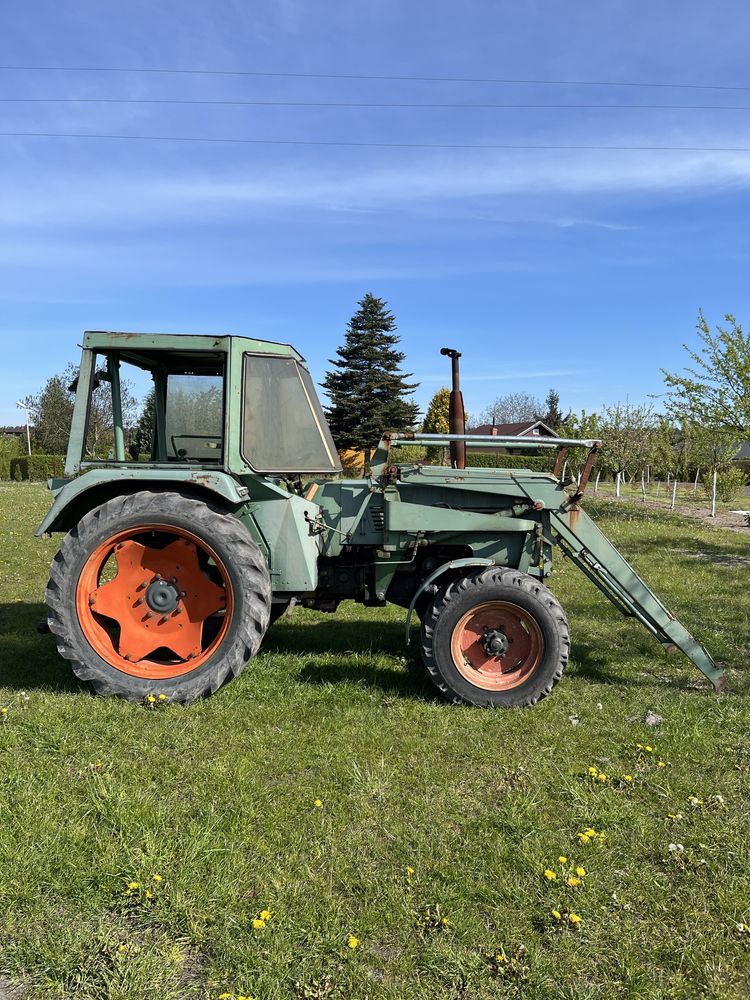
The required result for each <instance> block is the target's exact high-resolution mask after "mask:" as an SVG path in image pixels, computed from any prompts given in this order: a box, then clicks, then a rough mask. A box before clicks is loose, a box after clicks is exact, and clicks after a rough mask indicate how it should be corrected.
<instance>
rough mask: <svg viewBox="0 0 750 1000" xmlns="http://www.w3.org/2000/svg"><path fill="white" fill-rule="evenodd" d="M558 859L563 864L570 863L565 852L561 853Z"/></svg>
mask: <svg viewBox="0 0 750 1000" xmlns="http://www.w3.org/2000/svg"><path fill="white" fill-rule="evenodd" d="M557 860H558V861H559V862H560V864H561V865H567V863H568V859H567V858H566V857H565V855H564V854H561V855H560V857H559V858H558V859H557Z"/></svg>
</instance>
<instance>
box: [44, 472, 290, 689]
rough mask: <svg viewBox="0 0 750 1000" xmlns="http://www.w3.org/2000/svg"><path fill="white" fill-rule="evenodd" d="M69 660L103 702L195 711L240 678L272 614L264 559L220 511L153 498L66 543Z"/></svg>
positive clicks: (63, 650)
mask: <svg viewBox="0 0 750 1000" xmlns="http://www.w3.org/2000/svg"><path fill="white" fill-rule="evenodd" d="M47 607H48V619H47V621H48V623H49V627H50V631H51V632H52V633H53V634H54V636H55V639H56V642H57V648H58V651H59V652H60V654H61V656H63V657H65V659H67V660H70V662H71V666H72V668H73V671H74V672H75V674H76V675H77V676H78V677H80V678H81V679H82V680H85V681H88V682H89V683H90V684H92V685H93V687H94V688H95V689H96V690H97V691H98V692H99V693H100V694H114V695H119V696H121V697H123V698H127V699H128V700H130V701H140V700H142V699H144V698H146V697H147V696H148V695H150V694H153V695H164V696H165V697H166V698H167V699H169V700H170V701H179V702H191V701H194V700H195V699H196V698H199V697H201V696H203V695H208V694H213V693H214V692H215V691H217V690H218V689H219V688H220V687H221V686H222V684H225V683H226V682H227V681H229V680H231V679H232V678H233V677H236V676H237V674H239V673H240V672H241V671H242V669H243V667H244V666H245V664H246V663H247V661H248V660H250V659H251V658H252V657H253V656H254V655H255V653H256V652H257V651H258V648H259V646H260V644H261V641H262V639H263V636H264V634H265V632H266V629H267V628H268V623H269V617H270V612H271V584H270V577H269V573H268V567H267V566H266V563H265V560H264V558H263V554H262V552H261V551H260V549H259V547H258V546H257V545H256V544H255V542H254V541H253V539H252V538H251V537H250V535H249V534H248V532H247V530H246V529H245V528H244V526H243V525H242V524H241V523H240V522H239V521H238V520H237V519H236V518H235V517H233V516H232V515H231V514H229V513H227V512H226V511H223V510H221V509H220V508H218V507H216V506H214V505H212V504H211V503H208V502H205V501H202V500H195V499H192V498H190V497H186V496H183V495H182V494H180V493H174V492H163V493H161V492H160V493H157V492H150V491H143V492H139V493H134V494H130V495H127V496H122V497H117V498H115V499H114V500H109V501H107V503H104V504H102V505H101V506H100V507H97V508H95V509H94V510H92V511H90V512H89V513H88V514H86V515H85V516H84V517H83V518H82V519H81V521H80V522H79V523H78V525H77V526H76V527H75V528H73V529H71V531H69V532H68V534H67V535H66V536H65V538H64V539H63V542H62V545H61V546H60V551H59V552H58V553H57V555H56V556H55V559H54V561H53V563H52V568H51V570H50V581H49V584H48V586H47Z"/></svg>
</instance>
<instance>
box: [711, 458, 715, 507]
mask: <svg viewBox="0 0 750 1000" xmlns="http://www.w3.org/2000/svg"><path fill="white" fill-rule="evenodd" d="M711 517H716V469H714V475H713V485H712V487H711Z"/></svg>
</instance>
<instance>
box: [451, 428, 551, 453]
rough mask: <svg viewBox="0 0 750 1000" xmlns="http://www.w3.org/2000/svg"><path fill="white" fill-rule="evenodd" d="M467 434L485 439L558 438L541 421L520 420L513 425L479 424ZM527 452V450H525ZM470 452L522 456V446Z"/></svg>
mask: <svg viewBox="0 0 750 1000" xmlns="http://www.w3.org/2000/svg"><path fill="white" fill-rule="evenodd" d="M469 434H481V435H483V436H487V437H518V438H525V437H526V438H536V437H552V438H554V437H559V435H558V434H556V433H555V432H554V431H553V430H552V428H551V427H548V426H547V424H545V422H544V421H543V420H522V421H519V422H517V423H513V424H481V425H480V426H479V427H472V428H471V430H470V431H469ZM527 450H528V449H527ZM472 451H478V452H492V453H494V454H498V452H499V453H500V454H502V453H503V452H505V453H506V454H508V455H522V454H523V451H524V449H523V446H522V445H521V446H520V447H518V448H511V447H509V448H474V447H472Z"/></svg>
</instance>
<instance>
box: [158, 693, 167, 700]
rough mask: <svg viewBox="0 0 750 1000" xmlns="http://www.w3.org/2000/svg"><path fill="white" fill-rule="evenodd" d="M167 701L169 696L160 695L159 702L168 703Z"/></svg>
mask: <svg viewBox="0 0 750 1000" xmlns="http://www.w3.org/2000/svg"><path fill="white" fill-rule="evenodd" d="M166 700H167V696H166V695H165V694H160V695H159V701H166Z"/></svg>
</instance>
